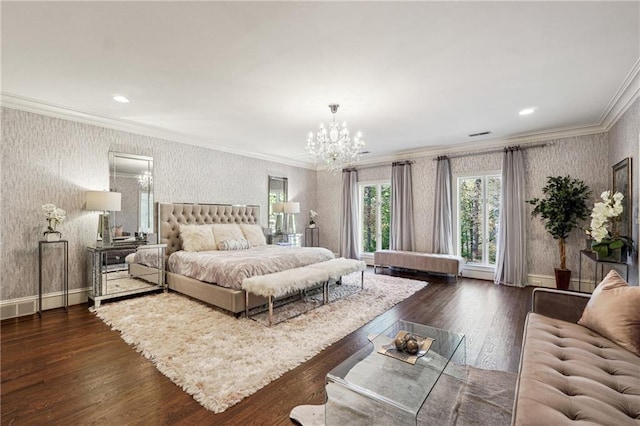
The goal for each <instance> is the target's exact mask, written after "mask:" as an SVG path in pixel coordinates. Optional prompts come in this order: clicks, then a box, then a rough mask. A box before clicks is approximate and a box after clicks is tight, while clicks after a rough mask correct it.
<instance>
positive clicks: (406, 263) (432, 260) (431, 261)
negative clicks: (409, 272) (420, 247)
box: [373, 250, 464, 279]
mask: <svg viewBox="0 0 640 426" xmlns="http://www.w3.org/2000/svg"><path fill="white" fill-rule="evenodd" d="M378 266H379V267H381V268H384V267H385V266H386V267H394V266H395V267H397V268H406V269H414V270H417V271H424V272H437V273H441V274H449V275H454V276H455V277H456V279H457V278H458V276H460V274H461V273H462V267H463V266H464V259H463V258H462V257H460V256H455V255H451V254H432V253H420V252H416V251H402V250H378V251H376V252H375V253H374V255H373V271H374V273H376V272H377V268H378Z"/></svg>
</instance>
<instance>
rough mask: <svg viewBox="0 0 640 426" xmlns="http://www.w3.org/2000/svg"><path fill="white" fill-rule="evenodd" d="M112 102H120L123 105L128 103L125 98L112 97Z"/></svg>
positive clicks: (119, 96) (120, 96)
mask: <svg viewBox="0 0 640 426" xmlns="http://www.w3.org/2000/svg"><path fill="white" fill-rule="evenodd" d="M113 100H114V101H116V102H122V103H123V104H126V103H129V99H127V97H126V96H122V95H114V96H113Z"/></svg>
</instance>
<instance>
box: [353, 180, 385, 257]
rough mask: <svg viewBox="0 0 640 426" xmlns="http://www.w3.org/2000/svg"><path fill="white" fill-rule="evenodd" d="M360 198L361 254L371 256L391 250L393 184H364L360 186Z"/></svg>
mask: <svg viewBox="0 0 640 426" xmlns="http://www.w3.org/2000/svg"><path fill="white" fill-rule="evenodd" d="M358 187H359V197H360V204H359V205H360V212H359V214H358V217H359V219H358V220H359V221H360V223H359V225H360V226H359V229H360V238H359V240H360V242H359V244H360V252H361V253H363V254H371V253H374V252H375V251H376V250H382V249H388V248H389V237H390V233H391V184H390V183H389V182H388V181H385V182H362V183H359V184H358Z"/></svg>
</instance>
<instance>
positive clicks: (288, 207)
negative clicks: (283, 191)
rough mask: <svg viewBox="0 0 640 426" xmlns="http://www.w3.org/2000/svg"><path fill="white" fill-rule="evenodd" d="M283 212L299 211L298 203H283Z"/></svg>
mask: <svg viewBox="0 0 640 426" xmlns="http://www.w3.org/2000/svg"><path fill="white" fill-rule="evenodd" d="M284 212H285V213H300V203H298V202H293V203H284Z"/></svg>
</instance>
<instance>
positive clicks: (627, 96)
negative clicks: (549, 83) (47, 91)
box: [0, 58, 640, 171]
mask: <svg viewBox="0 0 640 426" xmlns="http://www.w3.org/2000/svg"><path fill="white" fill-rule="evenodd" d="M639 97H640V58H639V59H638V60H637V61H636V62H635V64H634V65H633V67H632V68H631V70H630V71H629V73H628V74H627V76H626V77H625V79H624V80H623V81H622V83H621V84H620V87H619V88H618V90H617V91H616V93H615V94H614V95H613V96H612V98H611V100H610V101H609V103H608V104H607V106H606V107H605V108H604V110H603V111H602V113H601V114H600V117H599V118H598V120H597V122H596V123H594V124H590V125H584V126H577V127H567V128H561V129H553V130H546V131H541V132H532V133H527V134H524V135H518V136H513V137H508V138H492V139H484V140H482V141H473V142H464V143H460V144H453V145H447V146H430V147H425V148H419V149H415V150H408V151H399V152H396V153H393V154H388V155H381V156H374V157H370V158H369V159H367V160H360V161H359V162H358V164H357V166H372V165H376V164H384V163H386V162H392V161H398V160H406V159H411V158H421V157H429V156H438V155H446V154H454V153H460V152H465V151H470V150H478V149H487V150H488V149H499V148H504V147H507V146H512V145H521V144H528V143H534V142H542V141H550V140H556V139H564V138H571V137H576V136H586V135H592V134H596V133H603V132H608V131H609V130H610V129H611V128H612V127H613V126H614V125H615V124H616V122H617V121H618V120H619V119H620V117H621V116H622V115H623V114H624V113H625V112H626V111H627V109H629V107H630V106H631V105H633V103H634V102H635V101H636V100H637V99H638V98H639ZM0 103H1V104H2V106H5V107H8V108H14V109H19V110H22V111H27V112H33V113H36V114H42V115H47V116H51V117H56V118H62V119H65V120H70V121H76V122H80V123H84V124H91V125H95V126H101V127H106V128H110V129H114V130H121V131H125V132H130V133H135V134H140V135H145V136H150V137H155V138H161V139H166V140H169V141H173V142H178V143H184V144H188V145H195V146H200V147H203V148H208V149H213V150H216V151H222V152H227V153H230V154H235V155H241V156H244V157H250V158H256V159H260V160H265V161H272V162H276V163H280V164H285V165H289V166H294V167H301V168H304V169H309V170H316V171H320V170H324V167H323V166H316V165H314V164H313V163H311V162H310V161H305V160H301V159H296V158H295V157H278V156H272V155H267V154H262V153H256V152H248V151H245V150H241V149H237V148H233V147H229V146H226V145H219V144H216V145H212V144H210V143H207V142H206V141H203V140H201V139H197V138H193V137H191V136H187V135H185V134H182V133H178V132H172V131H169V130H165V129H161V128H158V127H155V126H149V125H145V124H139V123H134V122H132V121H129V120H122V119H118V118H112V117H107V116H102V115H98V114H93V113H90V112H86V111H80V110H75V109H72V108H68V107H65V106H62V105H55V104H51V103H47V102H43V101H39V100H36V99H31V98H26V97H22V96H18V95H14V94H11V93H6V92H2V93H1V97H0Z"/></svg>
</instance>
